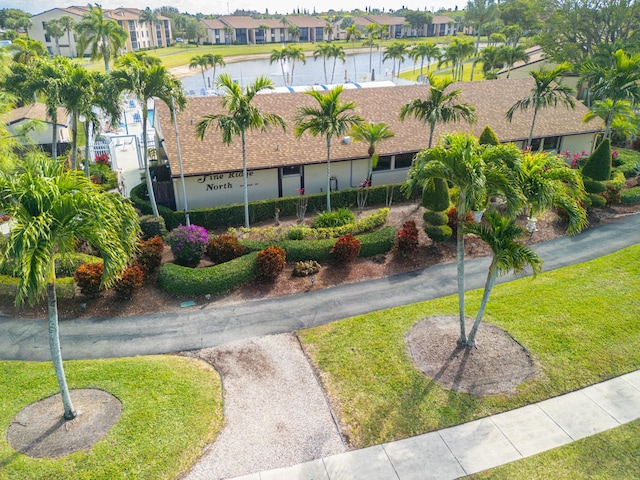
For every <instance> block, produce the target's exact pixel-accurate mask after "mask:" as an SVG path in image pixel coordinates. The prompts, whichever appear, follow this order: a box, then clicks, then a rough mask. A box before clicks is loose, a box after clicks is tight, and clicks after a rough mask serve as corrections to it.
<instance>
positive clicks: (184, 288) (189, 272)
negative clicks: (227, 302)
mask: <svg viewBox="0 0 640 480" xmlns="http://www.w3.org/2000/svg"><path fill="white" fill-rule="evenodd" d="M257 257H258V253H257V252H252V253H249V254H248V255H244V256H242V257H238V258H235V259H233V260H231V261H229V262H225V263H221V264H220V265H214V266H213V267H207V268H188V267H181V266H180V265H176V264H175V263H166V264H164V265H163V266H162V267H160V270H159V271H158V283H159V284H160V286H161V287H162V288H164V289H165V290H166V291H168V292H170V293H173V294H175V295H204V294H207V293H210V294H213V295H215V294H218V293H225V292H228V291H230V290H233V289H234V288H236V287H238V286H240V285H242V284H243V283H245V282H248V281H249V280H252V279H253V278H254V277H255V276H256V275H257V273H258V270H257V267H256V259H257Z"/></svg>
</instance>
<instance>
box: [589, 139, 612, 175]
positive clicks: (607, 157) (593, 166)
mask: <svg viewBox="0 0 640 480" xmlns="http://www.w3.org/2000/svg"><path fill="white" fill-rule="evenodd" d="M582 175H583V176H585V177H587V178H591V179H593V180H599V181H601V182H602V181H605V180H609V178H610V176H611V141H610V140H609V139H608V138H605V139H604V140H602V142H600V145H598V146H597V147H596V149H595V150H594V151H593V153H592V154H591V155H590V156H589V158H588V159H587V161H586V163H585V164H584V167H582Z"/></svg>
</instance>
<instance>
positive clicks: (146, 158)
mask: <svg viewBox="0 0 640 480" xmlns="http://www.w3.org/2000/svg"><path fill="white" fill-rule="evenodd" d="M140 103H142V149H143V158H144V172H145V176H146V177H147V190H148V193H149V202H150V203H151V210H152V211H153V216H154V217H159V216H160V214H159V213H158V205H157V204H156V195H155V193H154V192H153V181H152V179H151V170H150V169H149V152H148V148H147V99H146V98H145V99H140Z"/></svg>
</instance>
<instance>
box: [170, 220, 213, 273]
mask: <svg viewBox="0 0 640 480" xmlns="http://www.w3.org/2000/svg"><path fill="white" fill-rule="evenodd" d="M167 241H168V242H169V245H170V246H171V251H172V252H173V257H174V260H175V262H176V263H177V264H178V265H182V266H185V267H195V266H197V265H198V263H199V262H200V260H201V259H202V257H203V256H204V253H205V251H206V250H207V242H208V241H209V234H208V233H207V231H206V230H205V228H204V227H200V226H198V225H189V226H188V227H187V226H185V225H178V226H177V227H176V228H174V229H173V230H171V232H169V235H168V236H167Z"/></svg>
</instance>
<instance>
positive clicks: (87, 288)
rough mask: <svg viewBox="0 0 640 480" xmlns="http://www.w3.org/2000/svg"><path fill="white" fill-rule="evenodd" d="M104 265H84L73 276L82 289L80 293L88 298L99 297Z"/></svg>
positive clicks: (100, 263)
mask: <svg viewBox="0 0 640 480" xmlns="http://www.w3.org/2000/svg"><path fill="white" fill-rule="evenodd" d="M103 272H104V265H103V264H102V262H98V263H83V264H82V265H80V266H79V267H78V269H77V270H76V271H75V273H74V274H73V278H74V280H75V281H76V283H77V284H78V287H79V288H80V293H82V294H83V295H86V296H92V295H97V294H98V293H99V292H100V290H101V287H100V282H101V281H102V273H103Z"/></svg>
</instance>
